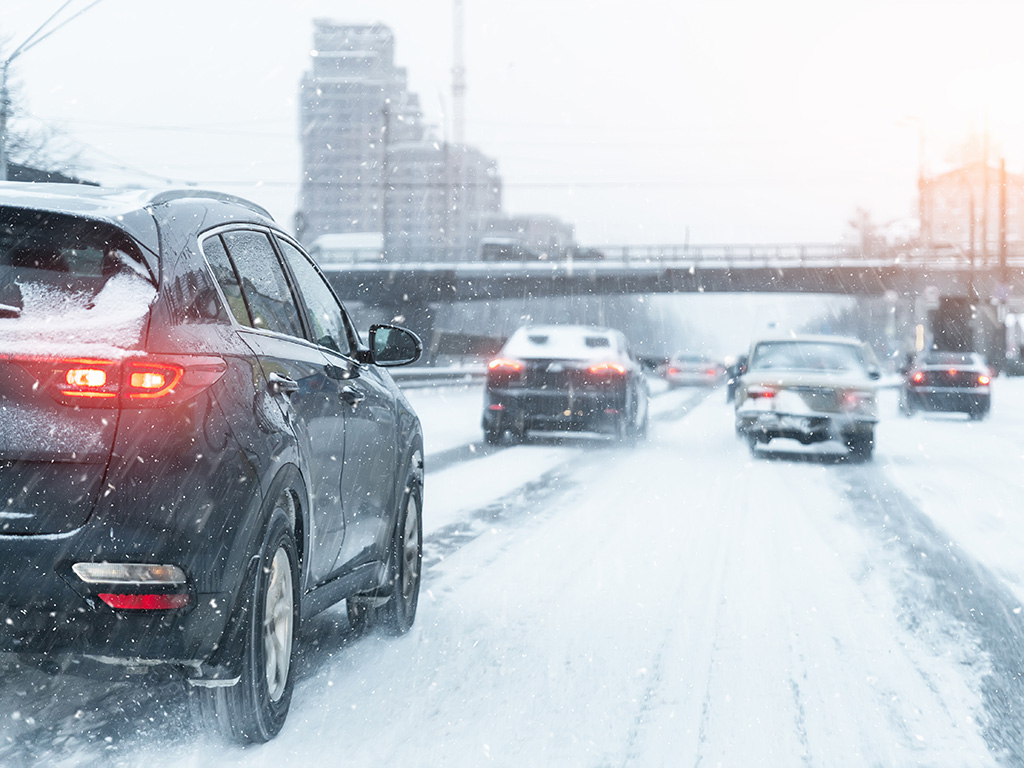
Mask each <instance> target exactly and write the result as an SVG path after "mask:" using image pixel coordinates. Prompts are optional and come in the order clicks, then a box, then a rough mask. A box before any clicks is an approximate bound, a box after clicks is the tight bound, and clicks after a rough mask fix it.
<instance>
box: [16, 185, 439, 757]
mask: <svg viewBox="0 0 1024 768" xmlns="http://www.w3.org/2000/svg"><path fill="white" fill-rule="evenodd" d="M0 305H2V312H0V393H2V394H0V397H2V399H3V412H4V426H3V428H0V453H2V457H3V463H2V464H0V490H2V498H3V499H4V500H5V502H4V504H3V506H2V507H0V605H2V610H3V615H4V617H5V619H6V620H5V621H4V622H3V623H2V624H0V650H4V651H13V652H15V653H18V654H20V655H21V656H22V657H23V658H26V659H34V660H38V659H40V658H42V659H44V660H56V659H64V658H68V657H77V658H80V659H88V660H92V661H93V662H97V661H98V662H100V663H103V664H107V665H115V666H118V665H119V666H124V667H130V668H133V669H148V670H151V671H153V672H155V673H156V672H160V671H167V672H169V673H171V674H172V675H174V676H180V677H181V678H183V679H184V680H186V681H187V683H188V684H189V685H188V686H186V687H187V689H188V690H189V691H190V699H192V700H193V703H194V705H195V709H196V711H197V712H199V713H200V716H201V717H205V718H206V719H208V720H211V721H213V722H212V723H211V724H212V725H214V726H216V727H219V728H221V729H223V730H224V731H225V732H226V733H227V735H229V736H231V737H233V738H235V739H237V740H240V741H245V742H262V741H267V740H269V739H270V738H272V737H273V736H274V735H275V734H276V733H277V732H278V731H279V730H280V728H281V727H282V725H283V723H284V720H285V717H286V716H287V713H288V709H289V703H290V701H291V692H292V686H293V681H294V677H295V670H294V664H293V663H292V662H293V658H294V642H295V639H296V637H297V628H298V623H299V621H300V619H301V620H305V619H306V618H308V617H310V616H312V615H313V614H315V613H317V612H318V611H321V610H323V609H325V608H327V607H328V606H330V605H332V604H334V603H337V602H339V601H341V600H347V605H348V612H349V617H350V620H351V621H352V623H353V624H354V625H355V626H356V627H357V628H362V627H366V626H369V625H370V624H372V623H378V624H379V625H380V626H381V627H382V628H385V629H387V630H390V631H392V632H395V633H401V632H404V631H406V630H408V629H409V627H410V625H411V624H412V622H413V620H414V618H415V615H416V607H417V601H418V595H419V582H420V564H421V557H422V555H421V548H422V523H421V517H420V510H421V505H422V492H423V491H422V484H423V468H422V464H423V458H422V457H423V447H422V446H423V442H422V434H421V429H420V424H419V420H418V418H417V417H416V414H415V413H414V412H413V410H412V408H411V407H410V406H409V403H408V402H407V401H406V400H405V398H404V397H403V396H402V394H401V393H400V391H399V390H398V389H397V387H396V386H395V384H394V382H393V381H392V380H391V377H390V376H389V375H388V373H387V372H386V370H385V369H386V367H388V366H393V365H402V364H405V363H410V362H412V361H414V360H415V359H416V358H417V357H418V356H419V353H420V344H419V340H418V339H417V338H416V336H415V335H414V334H412V333H411V332H410V331H407V330H404V329H401V328H398V327H396V326H390V325H378V326H371V328H370V331H369V344H368V345H364V344H363V343H362V342H361V340H360V338H359V336H358V334H357V333H356V331H355V329H354V327H353V325H352V322H351V320H350V319H349V316H348V314H347V313H346V311H345V308H344V307H343V306H342V305H341V303H340V302H339V301H338V299H337V298H336V296H335V294H334V292H333V291H332V289H331V287H330V285H329V283H328V282H327V281H326V280H325V278H324V276H323V274H322V273H321V272H320V270H319V269H318V267H317V265H316V264H315V263H314V262H313V261H312V260H311V259H310V258H309V257H308V256H307V254H306V253H305V251H304V250H303V249H302V247H301V246H300V245H299V244H298V243H297V242H296V241H295V240H294V239H292V238H291V237H290V236H288V235H287V234H286V233H285V232H284V231H282V230H281V229H280V228H279V227H278V226H277V225H276V224H275V223H274V221H273V219H272V218H271V217H270V215H269V214H268V213H266V212H265V211H264V210H263V209H261V208H259V207H258V206H256V205H255V204H253V203H250V202H248V201H245V200H242V199H240V198H235V197H232V196H227V195H219V194H216V193H209V192H201V191H198V190H182V191H161V192H141V191H117V190H110V189H103V188H98V187H87V186H78V185H60V184H24V183H2V184H0Z"/></svg>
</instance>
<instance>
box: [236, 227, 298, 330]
mask: <svg viewBox="0 0 1024 768" xmlns="http://www.w3.org/2000/svg"><path fill="white" fill-rule="evenodd" d="M221 237H222V239H223V241H224V245H225V246H226V247H227V250H228V254H229V255H230V256H231V260H232V261H233V262H234V265H235V269H236V270H237V272H238V276H239V278H240V279H241V284H242V294H243V295H244V296H245V301H246V304H248V306H249V313H250V314H251V315H252V326H253V328H259V329H262V330H267V331H274V332H276V333H283V334H286V335H288V336H297V337H298V338H303V333H302V321H301V320H300V319H299V310H298V307H296V305H295V298H294V297H293V296H292V292H291V289H290V288H289V287H288V281H287V280H286V279H285V276H284V271H283V270H282V269H281V263H280V262H279V261H278V260H277V254H275V253H274V247H273V246H272V245H271V244H270V238H269V237H268V236H267V235H266V233H264V232H256V231H252V230H234V231H230V232H225V233H224V234H223V235H221Z"/></svg>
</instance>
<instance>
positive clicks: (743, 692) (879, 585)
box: [0, 379, 1024, 766]
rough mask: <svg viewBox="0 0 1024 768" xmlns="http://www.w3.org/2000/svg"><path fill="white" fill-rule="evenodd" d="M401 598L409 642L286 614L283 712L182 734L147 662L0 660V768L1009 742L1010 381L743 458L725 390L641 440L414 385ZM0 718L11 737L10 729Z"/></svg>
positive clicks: (1018, 419)
mask: <svg viewBox="0 0 1024 768" xmlns="http://www.w3.org/2000/svg"><path fill="white" fill-rule="evenodd" d="M410 394H411V398H412V399H413V400H414V403H415V405H416V407H417V410H418V411H419V412H420V413H421V416H422V418H423V421H424V425H425V430H426V437H427V446H426V452H427V469H428V475H427V484H426V495H425V507H424V517H425V530H424V533H425V563H426V565H427V569H426V573H425V581H424V593H423V597H422V600H421V602H420V613H419V616H418V620H417V623H416V626H415V627H414V628H413V630H412V631H411V632H410V633H409V634H408V635H407V636H405V637H402V638H398V639H393V638H385V637H381V636H375V635H371V636H368V637H363V638H354V637H353V636H352V635H351V633H350V632H349V630H348V626H347V620H346V619H345V617H344V610H343V608H340V609H338V608H336V609H333V610H331V611H329V612H327V613H325V614H323V615H321V616H318V617H316V618H314V619H313V620H312V621H311V622H310V623H309V625H308V626H307V627H306V628H305V629H304V632H303V637H302V638H301V642H302V645H303V650H302V653H301V658H300V666H299V679H298V683H297V686H296V690H295V698H294V701H293V705H292V712H291V715H290V717H289V720H288V722H287V724H286V726H285V729H284V731H283V733H282V734H281V735H280V736H279V737H278V738H277V739H276V740H275V741H273V742H271V743H270V744H267V745H263V746H260V747H256V748H249V749H245V750H242V749H239V748H235V747H231V746H225V745H224V744H222V743H219V742H217V741H216V740H214V739H213V738H211V737H209V736H206V735H203V734H196V733H195V732H194V731H192V730H190V729H189V727H188V725H187V718H186V717H185V711H184V706H183V705H182V703H181V702H180V701H179V700H177V699H176V698H175V696H174V695H173V694H174V689H173V687H171V686H168V685H162V686H141V685H137V684H136V685H131V684H125V683H117V684H102V683H97V682H95V681H83V680H79V679H77V678H74V677H71V676H67V675H64V676H58V677H55V678H50V677H47V676H45V675H43V674H42V673H40V672H36V671H34V670H25V669H23V668H19V667H17V666H15V665H14V663H13V662H11V663H7V664H4V665H3V666H0V673H3V674H4V675H5V677H6V679H7V684H6V685H5V686H4V688H3V691H2V692H0V711H3V712H5V713H6V715H7V717H6V719H4V720H2V721H0V763H7V764H15V765H18V764H32V763H33V762H35V761H37V760H45V761H46V762H47V763H49V764H64V765H82V764H96V765H101V764H102V765H111V764H114V765H141V764H147V763H148V764H152V765H161V766H163V765H172V766H206V765H246V766H250V765H256V766H281V765H303V766H310V765H316V766H319V765H341V764H345V765H354V766H377V765H410V766H476V765H487V764H496V765H507V766H523V765H578V766H626V765H629V766H632V765H638V766H662V765H665V766H668V765H672V766H675V765H680V766H684V765H685V766H697V765H701V766H714V765H726V766H751V765H778V766H792V765H814V766H831V765H837V766H864V765H881V766H902V765H929V766H984V765H996V764H1000V763H1001V764H1013V765H1022V764H1024V683H1022V681H1021V676H1020V671H1021V670H1022V669H1024V616H1022V614H1021V605H1022V604H1024V513H1022V512H1021V511H1020V504H1019V503H1017V502H1018V501H1019V500H1020V499H1021V498H1024V473H1021V472H1020V469H1019V468H1020V466H1021V464H1022V455H1024V437H1021V436H1022V435H1024V380H1014V379H999V380H997V381H996V386H995V392H994V412H993V417H992V418H991V419H990V420H989V421H986V422H981V423H975V422H968V421H966V420H964V419H961V418H960V417H951V416H934V417H924V418H922V417H918V418H915V419H913V420H906V419H902V418H900V417H899V416H897V415H896V409H895V402H894V397H892V393H891V392H890V393H886V400H885V402H884V406H885V407H884V409H883V410H884V412H883V417H884V420H883V422H882V424H881V425H880V427H879V433H878V448H877V454H876V460H875V461H874V462H872V463H869V464H851V463H848V462H845V461H843V460H842V459H841V457H840V456H839V455H837V454H836V453H835V452H831V453H830V452H828V451H808V450H806V449H804V450H801V451H789V450H788V449H785V448H783V449H776V446H775V444H773V450H772V451H771V452H770V453H768V454H767V455H763V456H760V457H758V458H752V457H751V456H750V455H749V453H748V451H747V449H746V447H745V445H744V444H743V443H741V442H740V441H738V440H737V439H736V438H735V437H734V435H733V431H732V420H731V409H730V407H728V406H727V405H726V404H725V403H724V402H723V401H724V398H723V397H722V393H721V391H714V392H711V393H710V394H708V393H705V392H698V391H692V390H680V391H676V392H672V393H668V394H665V395H663V396H661V397H659V398H657V399H656V400H655V401H654V413H655V416H656V419H655V421H654V423H653V425H652V430H651V437H650V440H649V441H648V442H647V443H646V444H644V445H641V446H638V447H633V448H630V447H622V446H618V445H615V444H612V443H609V442H607V441H605V440H602V439H593V438H585V437H565V438H557V439H556V438H550V439H538V440H536V441H534V442H531V443H530V444H528V445H522V446H515V447H509V448H494V447H485V446H483V445H482V443H480V437H481V435H480V430H479V417H480V406H481V394H480V390H479V388H474V387H470V388H465V389H438V390H413V391H411V393H410ZM4 742H6V743H4Z"/></svg>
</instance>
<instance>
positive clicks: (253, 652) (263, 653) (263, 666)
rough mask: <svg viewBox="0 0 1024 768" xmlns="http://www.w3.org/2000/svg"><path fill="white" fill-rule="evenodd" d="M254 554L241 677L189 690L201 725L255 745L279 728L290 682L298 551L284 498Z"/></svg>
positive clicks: (247, 590) (296, 611)
mask: <svg viewBox="0 0 1024 768" xmlns="http://www.w3.org/2000/svg"><path fill="white" fill-rule="evenodd" d="M254 559H255V560H256V561H257V562H256V565H255V567H254V568H252V573H251V574H250V575H249V578H248V583H247V584H246V587H245V596H244V600H245V606H244V611H243V621H245V624H246V626H245V629H244V631H243V632H242V641H241V642H242V647H241V649H240V650H241V655H242V664H241V677H240V679H239V680H238V682H237V683H235V684H234V685H232V686H228V687H216V688H196V689H193V695H194V698H195V700H196V701H195V704H196V710H197V714H198V715H199V716H200V717H201V718H202V720H203V722H204V724H205V725H208V726H209V725H212V726H214V727H215V728H217V729H218V730H220V731H221V733H222V734H223V735H224V736H226V737H228V738H229V739H231V740H233V741H237V742H241V743H250V744H253V743H255V744H259V743H263V742H267V741H270V740H271V739H272V738H274V737H275V736H276V735H277V734H278V733H279V732H280V730H281V728H282V726H283V725H284V721H285V718H286V717H287V716H288V709H289V707H290V705H291V699H292V686H293V684H294V664H293V660H294V655H295V654H294V639H295V634H296V630H297V628H298V619H299V592H298V584H299V574H298V553H297V549H296V546H295V534H294V533H293V531H292V526H291V523H290V522H289V519H288V515H287V513H286V512H285V505H284V501H283V500H281V501H280V502H279V503H278V504H276V505H275V507H274V511H273V513H272V514H271V518H270V521H269V523H268V525H267V530H266V533H265V535H264V537H263V541H262V544H261V546H260V550H259V552H258V553H257V554H256V556H255V558H254Z"/></svg>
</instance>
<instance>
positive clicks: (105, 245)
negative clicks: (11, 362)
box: [0, 209, 156, 347]
mask: <svg viewBox="0 0 1024 768" xmlns="http://www.w3.org/2000/svg"><path fill="white" fill-rule="evenodd" d="M0 219H2V224H0V340H3V341H12V340H22V341H26V340H27V339H30V338H31V337H33V336H34V337H36V338H37V339H38V340H39V341H40V342H41V343H43V344H44V345H45V344H46V343H48V342H52V343H64V342H76V341H78V342H81V341H86V342H90V343H108V344H114V345H116V346H119V347H130V346H134V345H135V344H137V343H138V341H139V335H140V333H141V329H142V320H143V318H145V316H146V313H147V312H148V308H149V305H150V304H151V303H152V301H153V299H154V297H155V295H156V289H155V287H154V284H153V281H152V278H151V277H150V275H149V271H148V269H147V268H146V266H145V265H144V264H143V262H142V260H141V254H140V253H139V250H138V248H137V246H136V245H135V244H134V243H133V242H132V241H131V239H130V238H129V237H128V236H127V235H126V234H125V233H124V232H122V231H121V230H119V229H118V228H117V227H114V226H111V225H109V224H105V223H103V222H97V221H90V220H87V219H79V218H76V217H73V216H65V215H59V214H51V213H43V212H38V211H23V210H11V209H5V210H3V212H2V215H0Z"/></svg>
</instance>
